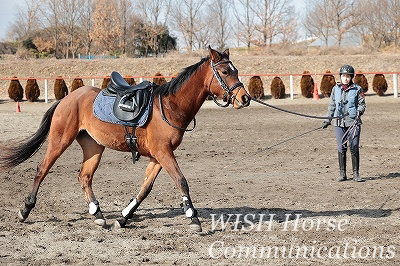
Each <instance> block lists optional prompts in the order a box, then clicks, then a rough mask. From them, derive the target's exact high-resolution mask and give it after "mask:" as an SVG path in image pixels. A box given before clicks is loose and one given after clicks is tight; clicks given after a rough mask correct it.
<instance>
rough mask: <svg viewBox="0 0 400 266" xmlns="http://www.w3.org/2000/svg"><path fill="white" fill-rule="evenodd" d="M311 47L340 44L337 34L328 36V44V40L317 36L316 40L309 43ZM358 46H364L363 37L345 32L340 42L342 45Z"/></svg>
mask: <svg viewBox="0 0 400 266" xmlns="http://www.w3.org/2000/svg"><path fill="white" fill-rule="evenodd" d="M308 46H309V47H310V46H311V47H335V46H336V47H337V46H339V44H338V40H337V39H336V36H329V37H328V45H326V42H325V40H324V39H321V38H316V39H315V40H314V41H312V42H311V43H310V44H309V45H308ZM357 46H362V37H361V36H359V35H358V34H350V33H348V34H344V36H343V38H342V41H341V42H340V47H357Z"/></svg>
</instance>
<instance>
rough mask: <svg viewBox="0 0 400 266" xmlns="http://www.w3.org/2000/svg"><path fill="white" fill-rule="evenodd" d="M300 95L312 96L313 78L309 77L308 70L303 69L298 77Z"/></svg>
mask: <svg viewBox="0 0 400 266" xmlns="http://www.w3.org/2000/svg"><path fill="white" fill-rule="evenodd" d="M300 88H301V95H303V96H304V97H306V98H312V97H313V91H314V79H313V78H312V77H311V75H310V72H309V71H307V70H305V71H304V72H303V75H302V76H301V79H300Z"/></svg>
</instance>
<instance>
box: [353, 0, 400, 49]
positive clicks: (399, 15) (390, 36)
mask: <svg viewBox="0 0 400 266" xmlns="http://www.w3.org/2000/svg"><path fill="white" fill-rule="evenodd" d="M399 5H400V3H399V1H398V0H365V1H362V2H361V10H362V11H363V12H364V15H363V16H362V18H363V21H362V23H361V24H360V25H358V27H357V29H358V30H359V31H360V32H362V34H363V35H364V42H365V44H366V45H369V46H371V47H373V48H382V47H385V46H388V45H390V44H392V43H393V44H394V45H399V38H400V36H399V35H400V32H399V31H400V28H399V27H400V24H399V23H400V10H399V9H400V6H399ZM377 6H379V8H377Z"/></svg>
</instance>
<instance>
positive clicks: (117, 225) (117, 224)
mask: <svg viewBox="0 0 400 266" xmlns="http://www.w3.org/2000/svg"><path fill="white" fill-rule="evenodd" d="M121 228H122V226H121V224H120V223H119V222H118V220H116V221H115V222H114V223H113V225H112V229H121Z"/></svg>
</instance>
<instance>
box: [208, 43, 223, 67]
mask: <svg viewBox="0 0 400 266" xmlns="http://www.w3.org/2000/svg"><path fill="white" fill-rule="evenodd" d="M208 51H209V53H210V58H211V61H213V62H214V63H217V62H219V61H220V60H221V55H220V54H219V52H218V51H215V50H214V49H212V48H211V46H210V45H209V46H208Z"/></svg>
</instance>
